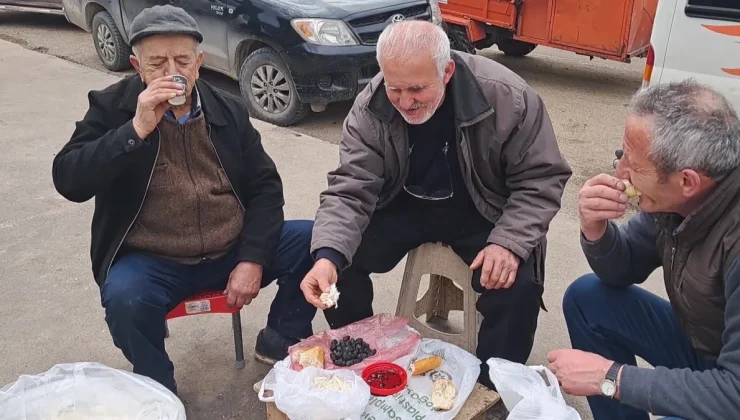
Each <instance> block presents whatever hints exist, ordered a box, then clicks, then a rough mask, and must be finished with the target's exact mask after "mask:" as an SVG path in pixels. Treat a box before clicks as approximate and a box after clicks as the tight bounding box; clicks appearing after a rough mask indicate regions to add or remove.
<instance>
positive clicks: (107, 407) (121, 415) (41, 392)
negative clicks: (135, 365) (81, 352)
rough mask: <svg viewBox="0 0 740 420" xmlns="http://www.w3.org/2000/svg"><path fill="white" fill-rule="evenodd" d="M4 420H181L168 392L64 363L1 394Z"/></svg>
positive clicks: (144, 380) (121, 374)
mask: <svg viewBox="0 0 740 420" xmlns="http://www.w3.org/2000/svg"><path fill="white" fill-rule="evenodd" d="M0 413H2V415H0V417H2V419H3V420H72V419H74V420H113V419H115V420H185V419H186V417H185V407H184V406H183V404H182V402H181V401H180V400H179V399H178V398H177V396H175V394H173V393H172V392H171V391H170V390H168V389H167V388H165V387H164V386H162V385H160V384H159V383H158V382H156V381H154V380H152V379H150V378H148V377H145V376H141V375H137V374H135V373H131V372H125V371H122V370H118V369H113V368H110V367H108V366H105V365H102V364H99V363H87V362H82V363H66V364H58V365H55V366H53V367H52V368H51V369H49V370H48V371H46V372H44V373H42V374H40V375H21V376H20V377H19V378H18V380H17V381H16V382H14V383H11V384H8V385H6V386H4V387H3V388H2V389H0Z"/></svg>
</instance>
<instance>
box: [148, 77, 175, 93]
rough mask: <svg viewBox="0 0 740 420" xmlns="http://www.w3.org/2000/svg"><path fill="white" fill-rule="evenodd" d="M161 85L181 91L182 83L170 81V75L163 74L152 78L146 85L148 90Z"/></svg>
mask: <svg viewBox="0 0 740 420" xmlns="http://www.w3.org/2000/svg"><path fill="white" fill-rule="evenodd" d="M162 87H169V88H172V89H180V90H181V91H182V85H181V84H180V83H177V82H173V81H172V76H163V77H160V78H158V79H154V80H153V81H152V82H151V83H149V85H147V89H148V90H154V89H158V88H162Z"/></svg>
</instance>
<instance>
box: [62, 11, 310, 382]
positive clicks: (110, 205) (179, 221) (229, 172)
mask: <svg viewBox="0 0 740 420" xmlns="http://www.w3.org/2000/svg"><path fill="white" fill-rule="evenodd" d="M202 40H203V36H202V35H201V33H200V32H199V30H198V27H197V25H196V23H195V20H194V19H193V18H192V17H191V16H189V15H188V14H187V13H185V11H184V10H182V9H179V8H175V7H172V6H154V7H152V8H149V9H145V10H144V11H142V12H141V14H139V15H138V16H137V17H136V18H135V19H134V21H133V22H132V24H131V44H132V46H133V51H134V54H135V56H133V57H132V58H131V62H132V64H133V66H134V67H135V69H136V71H137V73H138V74H137V75H135V76H132V77H128V78H125V79H123V80H122V81H120V82H118V83H115V84H113V85H111V86H109V87H107V88H106V89H104V90H101V91H93V92H90V94H89V101H90V108H89V110H88V111H87V113H86V115H85V117H84V118H83V119H82V121H79V122H77V126H76V130H75V132H74V134H73V135H72V138H71V140H70V141H69V142H68V143H67V144H66V145H65V146H64V147H63V148H62V150H61V151H60V152H59V154H58V155H57V156H56V158H55V159H54V165H53V177H54V185H55V186H56V189H57V191H59V193H60V194H61V195H63V196H64V197H65V198H67V199H68V200H71V201H74V202H80V203H81V202H85V201H88V200H90V199H91V198H93V197H94V198H95V214H94V216H93V221H92V244H91V257H92V266H93V274H94V277H95V281H96V282H97V283H98V285H99V286H100V287H101V297H102V304H103V306H104V308H105V319H106V322H107V323H108V327H109V329H110V332H111V335H112V336H113V342H114V343H115V345H116V346H117V347H119V348H120V349H121V350H122V351H123V354H124V355H125V356H126V358H127V359H128V360H129V361H130V362H131V363H132V364H133V369H134V372H136V373H140V374H142V375H146V376H149V377H151V378H153V379H155V380H157V381H158V382H160V383H162V384H163V385H165V386H166V387H168V388H169V389H170V390H172V391H173V392H177V386H176V384H175V379H174V374H173V372H174V368H173V365H172V362H171V361H170V359H169V357H168V356H167V353H166V351H165V345H164V339H165V316H166V314H167V313H168V312H169V311H170V310H172V309H173V308H174V307H175V306H177V305H178V304H179V303H181V302H182V301H183V300H185V299H186V298H187V297H189V296H191V295H193V294H195V293H198V292H201V291H204V290H209V289H217V290H223V291H224V294H226V295H227V296H228V298H227V303H228V304H229V305H231V306H236V307H238V308H241V307H242V306H244V305H249V303H250V302H251V301H252V299H254V298H255V297H256V296H257V294H258V293H259V291H260V289H261V288H262V287H265V286H267V285H269V284H270V283H271V282H272V280H274V279H278V284H279V286H280V288H279V290H278V292H277V296H276V297H275V300H274V301H273V303H272V307H271V310H270V313H269V315H268V316H267V327H266V328H265V329H263V330H262V331H260V333H259V336H258V337H257V344H256V349H255V356H256V358H257V359H258V360H260V361H263V362H267V363H274V362H275V361H276V360H278V359H283V358H285V357H286V356H287V349H288V346H290V345H291V344H295V343H297V342H298V341H299V340H300V339H303V338H306V337H309V336H310V335H311V334H312V328H311V321H312V319H313V317H314V315H315V313H316V308H315V307H313V306H312V305H310V304H309V303H308V302H306V301H305V299H304V297H303V293H302V292H301V291H300V289H299V286H300V281H301V279H302V278H303V277H304V275H305V274H306V272H307V271H308V270H309V269H310V268H311V266H312V264H313V260H312V258H311V256H310V253H309V249H310V242H311V229H312V227H313V222H311V221H287V222H286V221H284V218H283V217H284V216H283V205H284V198H283V189H282V183H281V180H280V176H279V174H278V172H277V169H276V167H275V164H274V163H273V161H272V159H271V158H270V157H269V156H268V155H267V153H266V152H265V150H264V149H263V147H262V144H261V141H260V135H259V133H258V132H257V130H255V129H254V127H253V126H252V124H251V123H250V122H249V115H248V112H247V110H246V108H245V107H244V105H243V104H242V102H241V101H240V100H239V99H237V98H234V97H232V96H231V95H229V94H227V93H225V92H223V91H221V90H219V89H216V88H214V87H213V86H211V85H210V84H208V83H206V82H204V81H201V80H198V72H199V68H200V64H201V62H202V59H203V53H202V52H200V51H199V48H198V45H199V43H200V42H201V41H202ZM173 75H180V76H184V77H185V79H187V84H186V86H184V87H183V85H181V84H178V83H177V81H176V80H173V77H172V76H173ZM183 95H184V98H185V101H184V103H182V104H178V101H176V99H178V98H182V97H183ZM173 99H174V100H175V101H174V102H175V105H172V104H171V103H170V101H171V100H173Z"/></svg>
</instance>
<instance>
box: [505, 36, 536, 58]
mask: <svg viewBox="0 0 740 420" xmlns="http://www.w3.org/2000/svg"><path fill="white" fill-rule="evenodd" d="M496 46H498V49H499V50H501V51H502V52H503V53H504V54H506V55H510V56H512V57H524V56H525V55H527V54H529V53H531V52H532V51H533V50H534V49H535V48H536V47H537V44H532V43H529V42H524V41H519V40H517V39H511V38H501V39H499V40H498V41H496Z"/></svg>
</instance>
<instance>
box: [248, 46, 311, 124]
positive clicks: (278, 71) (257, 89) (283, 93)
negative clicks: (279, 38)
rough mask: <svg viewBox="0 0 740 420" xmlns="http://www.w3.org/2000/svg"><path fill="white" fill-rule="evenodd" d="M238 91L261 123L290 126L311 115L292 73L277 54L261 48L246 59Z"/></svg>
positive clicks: (251, 112)
mask: <svg viewBox="0 0 740 420" xmlns="http://www.w3.org/2000/svg"><path fill="white" fill-rule="evenodd" d="M239 89H240V90H241V93H242V97H243V98H244V102H246V104H247V108H249V113H250V114H251V115H252V116H253V117H255V118H257V119H260V120H262V121H266V122H269V123H272V124H275V125H278V126H280V127H287V126H291V125H293V124H296V123H297V122H299V121H301V120H302V119H303V118H305V117H306V115H308V111H309V109H310V105H309V104H306V103H303V102H301V100H300V99H299V98H298V93H297V91H296V88H295V83H293V78H292V77H291V76H290V71H288V67H287V66H286V65H285V62H284V61H283V59H282V58H281V57H280V54H278V53H277V51H275V50H273V49H272V48H269V47H264V48H260V49H258V50H256V51H254V52H253V53H251V54H249V56H248V57H247V58H246V59H245V60H244V63H243V64H242V68H241V70H240V71H239Z"/></svg>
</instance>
